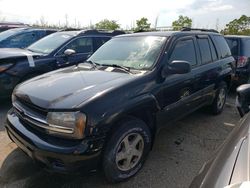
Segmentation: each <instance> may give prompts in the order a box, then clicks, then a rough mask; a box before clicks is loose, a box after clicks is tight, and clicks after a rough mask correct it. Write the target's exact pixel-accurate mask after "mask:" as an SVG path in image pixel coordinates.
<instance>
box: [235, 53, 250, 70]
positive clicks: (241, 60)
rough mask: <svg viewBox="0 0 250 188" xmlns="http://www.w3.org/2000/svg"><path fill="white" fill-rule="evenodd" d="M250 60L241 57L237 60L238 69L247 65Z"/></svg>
mask: <svg viewBox="0 0 250 188" xmlns="http://www.w3.org/2000/svg"><path fill="white" fill-rule="evenodd" d="M247 60H248V58H247V57H246V56H239V57H238V60H237V67H238V68H240V67H244V66H246V64H247Z"/></svg>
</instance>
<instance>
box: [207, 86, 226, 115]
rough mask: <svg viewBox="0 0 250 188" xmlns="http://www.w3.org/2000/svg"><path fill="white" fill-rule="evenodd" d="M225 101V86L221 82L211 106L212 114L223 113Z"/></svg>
mask: <svg viewBox="0 0 250 188" xmlns="http://www.w3.org/2000/svg"><path fill="white" fill-rule="evenodd" d="M226 99H227V84H226V83H225V82H221V83H220V85H219V87H218V89H217V92H216V95H215V98H214V101H213V104H212V106H211V108H212V113H213V114H215V115H217V114H220V113H221V112H222V111H223V109H224V106H225V103H226Z"/></svg>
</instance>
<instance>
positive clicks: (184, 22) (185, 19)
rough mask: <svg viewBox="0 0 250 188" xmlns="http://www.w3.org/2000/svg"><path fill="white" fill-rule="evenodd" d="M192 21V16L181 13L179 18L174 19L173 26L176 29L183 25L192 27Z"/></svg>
mask: <svg viewBox="0 0 250 188" xmlns="http://www.w3.org/2000/svg"><path fill="white" fill-rule="evenodd" d="M192 22H193V21H192V19H191V18H189V17H187V16H182V15H180V16H179V18H178V20H175V21H173V23H172V27H173V30H174V31H178V30H180V29H181V28H182V27H192Z"/></svg>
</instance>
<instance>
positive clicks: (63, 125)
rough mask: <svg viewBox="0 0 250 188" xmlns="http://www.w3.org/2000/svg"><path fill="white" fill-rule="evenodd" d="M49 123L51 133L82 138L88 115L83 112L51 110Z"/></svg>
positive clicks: (48, 117) (48, 116)
mask: <svg viewBox="0 0 250 188" xmlns="http://www.w3.org/2000/svg"><path fill="white" fill-rule="evenodd" d="M47 123H48V124H49V126H50V129H49V131H48V133H49V134H53V135H58V136H65V137H69V138H74V139H81V138H83V137H84V130H85V126H86V115H85V114H83V113H81V112H49V113H48V115H47Z"/></svg>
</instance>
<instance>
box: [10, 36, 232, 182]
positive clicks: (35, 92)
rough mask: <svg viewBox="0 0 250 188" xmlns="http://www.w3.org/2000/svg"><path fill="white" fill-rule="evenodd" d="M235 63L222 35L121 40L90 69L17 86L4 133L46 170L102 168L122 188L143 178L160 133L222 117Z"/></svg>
mask: <svg viewBox="0 0 250 188" xmlns="http://www.w3.org/2000/svg"><path fill="white" fill-rule="evenodd" d="M232 63H234V58H233V57H232V56H231V52H230V49H229V47H228V45H227V43H226V41H225V39H224V37H223V36H221V35H220V34H217V33H212V32H199V31H179V32H147V33H136V34H128V35H120V36H117V37H114V38H112V39H111V40H110V41H108V42H107V43H105V44H104V45H103V46H102V47H100V48H99V49H98V50H97V51H96V52H95V53H94V54H93V55H92V56H91V57H90V58H89V59H88V60H87V61H86V62H85V63H81V64H78V65H77V66H71V67H68V68H64V69H60V70H57V71H54V72H51V73H47V74H44V75H41V76H38V77H36V78H33V79H31V80H29V81H26V82H24V83H22V84H20V85H19V86H17V87H16V89H15V90H14V92H13V96H12V102H13V108H12V109H11V110H10V111H9V112H8V115H7V126H6V129H7V132H8V135H9V137H10V138H11V139H12V140H13V141H14V142H15V143H16V144H17V145H18V146H19V147H20V148H21V149H22V150H23V151H24V152H25V153H27V154H28V155H29V156H30V157H32V158H34V159H35V160H36V161H40V162H42V163H45V164H46V165H47V166H48V167H49V168H52V169H55V170H73V169H75V168H79V167H84V169H88V168H95V167H96V166H97V165H98V164H101V166H102V167H103V170H104V172H105V175H106V177H107V179H108V180H110V181H112V182H119V181H122V180H125V179H127V178H129V177H131V176H133V175H135V174H136V173H137V172H138V171H139V170H140V168H141V167H142V165H143V163H144V161H145V159H146V156H147V155H148V153H149V151H150V149H151V148H152V145H153V142H154V138H155V134H156V132H157V130H158V129H159V128H160V127H161V126H160V125H167V124H170V123H171V122H172V121H174V120H176V119H179V118H181V117H183V116H184V115H187V114H188V113H191V112H193V111H195V110H197V109H198V108H200V107H202V106H205V105H210V107H211V110H212V112H213V113H215V114H219V113H221V112H222V110H223V107H224V104H225V101H226V96H227V89H228V87H229V86H230V80H231V73H232V68H231V64H232ZM159 121H160V122H161V123H158V122H159Z"/></svg>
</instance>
